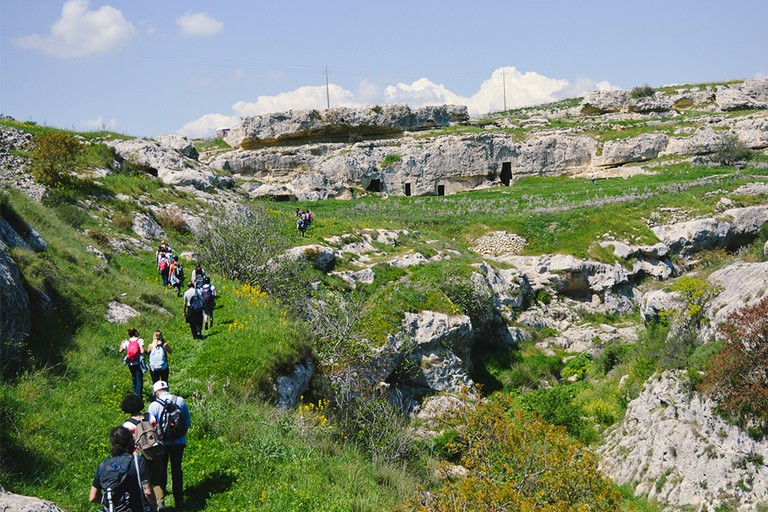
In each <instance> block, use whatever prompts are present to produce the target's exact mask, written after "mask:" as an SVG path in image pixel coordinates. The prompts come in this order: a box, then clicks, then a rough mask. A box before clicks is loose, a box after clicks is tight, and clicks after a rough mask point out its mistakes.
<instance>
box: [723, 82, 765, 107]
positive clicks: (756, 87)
mask: <svg viewBox="0 0 768 512" xmlns="http://www.w3.org/2000/svg"><path fill="white" fill-rule="evenodd" d="M715 102H716V103H717V106H718V107H720V109H721V110H724V111H729V110H743V109H750V108H768V80H745V81H744V83H742V84H738V85H732V86H726V87H721V88H719V89H718V90H717V93H716V95H715Z"/></svg>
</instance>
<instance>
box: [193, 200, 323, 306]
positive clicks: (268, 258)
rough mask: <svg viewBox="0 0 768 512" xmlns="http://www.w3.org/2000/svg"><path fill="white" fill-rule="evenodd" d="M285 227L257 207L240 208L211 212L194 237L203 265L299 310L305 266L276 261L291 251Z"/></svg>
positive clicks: (300, 262)
mask: <svg viewBox="0 0 768 512" xmlns="http://www.w3.org/2000/svg"><path fill="white" fill-rule="evenodd" d="M289 229H290V226H289V224H288V223H286V222H284V221H283V219H282V218H281V217H279V216H278V215H277V214H275V213H273V212H271V211H269V210H267V208H266V207H265V206H264V205H263V204H260V203H255V204H253V205H252V206H250V207H245V208H242V209H231V210H226V209H224V208H220V209H218V210H215V211H214V212H213V213H212V214H211V215H209V216H208V217H207V219H206V220H205V221H203V223H202V225H201V227H200V229H199V230H198V231H197V233H196V242H197V246H198V248H199V252H200V256H201V258H202V260H203V261H204V262H205V264H206V265H208V266H210V267H213V268H216V269H217V271H218V273H219V274H221V275H223V276H225V277H228V278H230V279H233V280H238V281H242V282H245V283H248V284H250V285H253V286H258V287H259V288H260V289H261V290H264V291H265V292H267V293H270V294H272V295H273V296H275V297H276V298H279V299H281V300H283V302H284V303H285V304H287V305H288V306H289V307H295V308H300V307H301V304H303V301H304V298H305V294H306V293H305V288H306V284H307V282H308V278H307V272H308V269H309V265H308V263H307V262H306V261H305V260H303V259H301V258H299V259H292V258H287V257H280V255H281V254H282V253H283V252H284V251H285V250H286V249H287V248H288V247H290V246H291V239H290V236H289V234H288V233H289Z"/></svg>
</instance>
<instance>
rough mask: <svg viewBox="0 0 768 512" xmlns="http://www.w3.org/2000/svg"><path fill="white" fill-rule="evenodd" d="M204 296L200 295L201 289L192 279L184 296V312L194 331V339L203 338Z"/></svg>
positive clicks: (190, 327)
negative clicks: (196, 286)
mask: <svg viewBox="0 0 768 512" xmlns="http://www.w3.org/2000/svg"><path fill="white" fill-rule="evenodd" d="M204 307H205V304H204V303H203V298H202V297H201V296H200V290H198V289H197V288H195V283H194V282H192V281H190V282H189V284H188V285H187V291H185V292H184V295H183V297H182V312H183V313H184V319H185V320H186V321H187V323H188V324H189V329H190V330H191V331H192V339H196V340H201V339H203V308H204Z"/></svg>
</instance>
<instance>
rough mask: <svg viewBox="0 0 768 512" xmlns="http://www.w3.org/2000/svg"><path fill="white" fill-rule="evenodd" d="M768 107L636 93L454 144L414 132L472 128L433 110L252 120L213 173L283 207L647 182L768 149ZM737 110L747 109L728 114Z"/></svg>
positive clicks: (758, 101) (749, 95)
mask: <svg viewBox="0 0 768 512" xmlns="http://www.w3.org/2000/svg"><path fill="white" fill-rule="evenodd" d="M766 98H768V80H751V81H746V82H744V83H741V84H731V85H722V86H719V87H716V88H715V87H689V88H684V87H681V88H680V89H679V90H675V89H672V90H665V91H657V92H656V93H655V94H654V95H653V96H651V97H646V98H640V99H633V98H632V97H631V95H630V92H629V91H612V92H596V93H593V94H590V95H588V96H587V97H585V98H584V99H583V101H582V103H581V105H579V106H578V107H570V108H560V109H550V110H543V111H533V112H528V111H525V112H523V113H521V114H518V115H512V116H506V117H499V118H498V119H496V120H495V121H494V119H493V118H491V119H489V120H486V121H485V122H484V124H482V126H481V125H480V124H479V121H478V120H475V121H466V120H464V121H463V124H465V125H467V126H465V129H464V130H463V132H462V131H459V132H458V133H459V134H457V135H449V134H445V133H443V134H441V132H440V131H439V130H438V131H433V132H430V133H431V135H428V134H424V135H417V134H413V133H412V132H413V131H416V130H423V129H425V128H430V127H432V128H439V127H445V126H448V125H449V124H450V123H453V120H454V119H464V118H465V117H466V116H465V115H460V114H456V113H455V111H456V110H457V109H455V108H448V107H445V108H444V109H443V110H440V108H438V107H435V108H434V109H429V110H427V111H426V112H427V113H426V114H425V115H422V116H421V119H422V120H421V121H419V122H415V121H413V118H414V117H416V116H415V114H413V113H411V112H409V111H407V110H405V109H404V108H403V107H401V106H391V107H382V108H381V110H380V111H377V110H375V109H362V110H350V109H341V110H337V109H331V110H329V111H325V113H323V112H319V111H292V112H288V113H283V114H271V115H264V116H259V117H250V118H244V119H243V121H242V125H241V126H240V127H238V128H236V129H234V130H233V131H231V132H230V134H229V135H228V137H227V141H228V142H229V143H230V144H232V145H233V146H234V147H236V148H238V149H239V150H238V151H231V152H225V153H219V154H217V155H215V156H212V157H211V158H210V159H208V160H207V162H208V163H209V165H210V166H211V167H212V168H214V169H217V170H219V171H223V172H229V173H232V174H233V175H234V176H235V177H236V178H237V179H238V180H239V181H241V182H242V183H243V186H244V187H245V188H246V190H247V191H248V193H249V194H250V195H252V196H254V197H258V196H272V197H276V198H279V199H286V200H316V199H326V198H331V197H341V198H343V197H349V196H350V195H351V194H352V193H354V191H355V190H356V189H357V190H359V189H364V190H368V191H373V192H382V193H386V194H392V195H442V194H450V193H455V192H459V191H463V190H471V189H475V188H479V187H488V186H498V185H508V184H510V183H511V182H514V181H515V180H517V179H519V178H522V177H525V176H553V175H562V174H570V175H589V174H593V173H594V174H596V175H598V176H600V175H621V174H622V173H632V172H638V171H643V172H649V171H651V170H652V169H643V168H642V167H640V166H641V165H642V164H643V163H645V162H651V161H652V160H654V159H656V158H658V157H661V156H664V157H667V158H668V159H669V158H670V157H673V158H678V159H683V160H685V159H688V160H690V159H692V158H696V157H698V158H704V160H703V161H706V157H707V155H710V154H712V153H714V152H716V151H717V150H718V148H720V147H722V145H723V144H724V141H725V140H726V137H727V136H732V137H736V138H738V140H740V141H742V142H743V143H744V144H746V145H747V146H749V147H751V148H765V147H768V112H766V105H767V104H768V103H766ZM737 107H741V108H742V109H747V110H740V111H738V112H737V114H736V115H734V114H731V113H730V112H733V111H734V110H736V109H737ZM401 110H403V111H404V112H405V113H403V114H400V111H401ZM438 113H439V115H438ZM683 118H684V119H685V123H681V122H680V121H681V120H682V119H683ZM424 119H428V120H431V121H424ZM395 120H397V121H395ZM533 121H535V123H534V122H533ZM473 122H474V123H475V125H474V126H472V124H473ZM488 122H490V123H491V124H488ZM494 123H495V124H494ZM353 127H354V129H353ZM376 127H378V128H376ZM354 130H359V131H360V132H361V133H362V132H364V131H365V130H370V134H371V138H373V139H375V138H376V137H373V136H372V135H373V134H374V133H378V134H379V135H382V136H383V135H384V133H385V132H386V133H389V134H391V135H394V134H398V135H402V137H399V138H397V139H387V140H365V141H362V142H354V141H355V140H359V139H355V138H352V139H349V137H348V134H349V133H352V132H353V131H354ZM603 130H615V131H616V132H617V133H619V134H620V132H621V131H622V130H627V131H628V133H630V134H631V133H633V132H640V133H639V134H638V135H630V136H625V137H617V138H611V139H609V140H602V139H601V138H600V137H597V136H596V135H595V132H596V131H603ZM339 134H344V136H341V135H339ZM345 138H346V139H347V140H344V141H343V142H342V139H345ZM265 146H268V147H265Z"/></svg>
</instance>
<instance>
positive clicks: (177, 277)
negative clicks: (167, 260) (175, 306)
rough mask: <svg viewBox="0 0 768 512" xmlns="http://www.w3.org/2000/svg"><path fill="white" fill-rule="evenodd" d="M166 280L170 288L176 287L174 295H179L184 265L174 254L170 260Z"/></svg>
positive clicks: (182, 281)
mask: <svg viewBox="0 0 768 512" xmlns="http://www.w3.org/2000/svg"><path fill="white" fill-rule="evenodd" d="M168 282H169V283H170V285H171V287H172V288H175V289H176V296H177V297H181V285H182V283H184V267H183V266H182V264H181V262H180V261H179V257H178V256H174V257H173V261H172V262H171V268H170V270H169V271H168Z"/></svg>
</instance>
